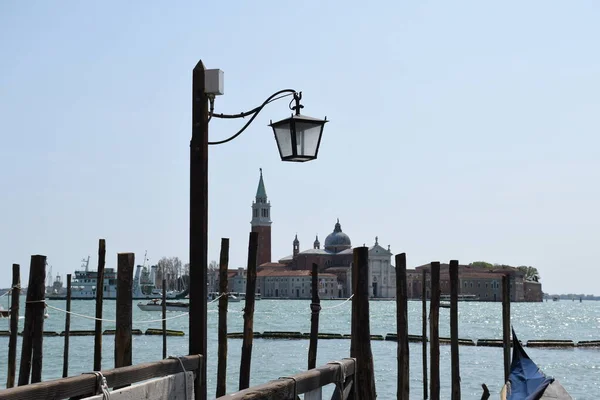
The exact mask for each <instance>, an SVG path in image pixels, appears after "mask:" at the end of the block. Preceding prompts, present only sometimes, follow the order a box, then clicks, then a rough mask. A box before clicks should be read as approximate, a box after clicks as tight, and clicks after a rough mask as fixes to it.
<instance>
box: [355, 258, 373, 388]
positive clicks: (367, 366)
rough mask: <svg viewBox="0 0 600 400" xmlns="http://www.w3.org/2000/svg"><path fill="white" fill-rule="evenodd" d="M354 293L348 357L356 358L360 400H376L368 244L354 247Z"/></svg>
mask: <svg viewBox="0 0 600 400" xmlns="http://www.w3.org/2000/svg"><path fill="white" fill-rule="evenodd" d="M355 276H356V279H353V286H354V287H353V293H354V298H353V299H352V313H353V314H354V317H353V318H352V327H351V335H352V338H351V339H350V357H352V358H356V362H357V364H358V365H357V375H356V382H357V387H356V389H357V396H358V398H359V399H361V400H375V397H376V394H375V373H374V369H373V353H372V352H371V328H370V321H369V315H370V314H369V248H368V247H357V248H355V249H354V262H353V264H352V277H353V278H354V277H355Z"/></svg>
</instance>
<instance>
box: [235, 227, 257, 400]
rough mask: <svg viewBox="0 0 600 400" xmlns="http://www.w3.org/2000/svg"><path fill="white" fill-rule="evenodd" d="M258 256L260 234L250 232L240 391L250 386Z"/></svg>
mask: <svg viewBox="0 0 600 400" xmlns="http://www.w3.org/2000/svg"><path fill="white" fill-rule="evenodd" d="M257 255H258V232H250V238H249V241H248V269H247V272H246V303H245V305H244V338H243V340H242V356H241V362H240V385H239V388H240V390H242V389H246V388H248V387H249V386H250V367H251V362H252V341H253V338H254V300H255V293H256V260H257Z"/></svg>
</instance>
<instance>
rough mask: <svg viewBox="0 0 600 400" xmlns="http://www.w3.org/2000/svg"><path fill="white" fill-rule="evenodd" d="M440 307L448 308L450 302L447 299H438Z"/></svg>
mask: <svg viewBox="0 0 600 400" xmlns="http://www.w3.org/2000/svg"><path fill="white" fill-rule="evenodd" d="M440 307H441V308H450V302H449V301H440Z"/></svg>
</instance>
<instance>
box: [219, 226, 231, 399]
mask: <svg viewBox="0 0 600 400" xmlns="http://www.w3.org/2000/svg"><path fill="white" fill-rule="evenodd" d="M228 269H229V239H227V238H222V239H221V254H220V257H219V295H220V296H221V297H220V298H219V338H218V340H219V349H218V360H217V397H219V396H223V395H224V394H225V393H227V308H228V307H229V298H228V296H227V292H228V291H229V290H228V286H229V282H228V279H227V271H228Z"/></svg>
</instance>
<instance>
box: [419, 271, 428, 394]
mask: <svg viewBox="0 0 600 400" xmlns="http://www.w3.org/2000/svg"><path fill="white" fill-rule="evenodd" d="M421 300H422V304H423V309H422V314H421V316H422V319H423V320H422V337H423V343H422V346H423V399H425V400H427V398H428V393H429V390H428V389H429V385H428V384H427V376H428V375H427V270H425V269H424V270H423V273H422V275H421Z"/></svg>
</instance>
